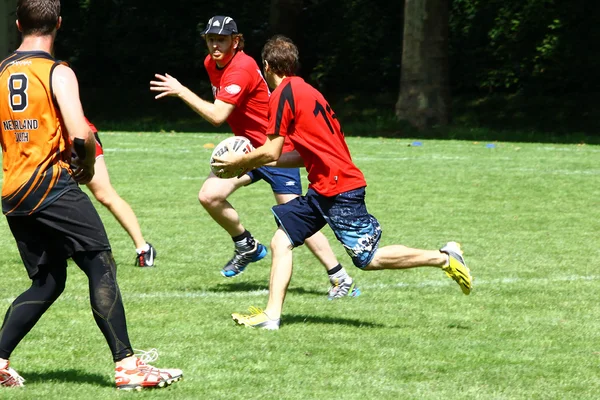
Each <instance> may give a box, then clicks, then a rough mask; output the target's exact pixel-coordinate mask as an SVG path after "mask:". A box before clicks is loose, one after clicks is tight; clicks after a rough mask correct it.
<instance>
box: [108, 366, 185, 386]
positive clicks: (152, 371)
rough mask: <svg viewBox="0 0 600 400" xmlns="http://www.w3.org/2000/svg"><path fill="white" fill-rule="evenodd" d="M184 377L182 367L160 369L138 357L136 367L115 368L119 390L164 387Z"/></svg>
mask: <svg viewBox="0 0 600 400" xmlns="http://www.w3.org/2000/svg"><path fill="white" fill-rule="evenodd" d="M181 379H183V371H181V370H180V369H160V368H155V367H153V366H151V365H148V364H146V363H145V362H144V361H142V360H141V359H140V358H136V363H135V368H133V369H125V368H124V367H116V368H115V382H116V384H117V389H119V390H137V391H140V390H143V389H153V388H164V387H167V386H169V385H171V384H172V383H175V382H177V381H180V380H181Z"/></svg>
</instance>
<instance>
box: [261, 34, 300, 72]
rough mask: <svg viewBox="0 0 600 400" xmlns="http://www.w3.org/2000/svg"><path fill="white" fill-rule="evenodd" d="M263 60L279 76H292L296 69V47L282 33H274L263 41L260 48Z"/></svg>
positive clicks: (297, 59)
mask: <svg viewBox="0 0 600 400" xmlns="http://www.w3.org/2000/svg"><path fill="white" fill-rule="evenodd" d="M262 59H263V62H265V61H266V62H267V63H269V68H270V69H271V71H273V72H274V73H275V74H277V75H279V76H294V75H296V71H297V70H298V65H299V55H298V47H296V45H295V44H294V42H292V40H291V39H290V38H288V37H286V36H283V35H275V36H273V37H272V38H271V39H269V40H268V41H267V43H265V45H264V46H263V49H262Z"/></svg>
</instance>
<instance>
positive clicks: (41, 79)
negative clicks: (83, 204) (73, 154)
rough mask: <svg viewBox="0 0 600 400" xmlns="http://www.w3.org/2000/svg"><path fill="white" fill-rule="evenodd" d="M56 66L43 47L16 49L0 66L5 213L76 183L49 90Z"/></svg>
mask: <svg viewBox="0 0 600 400" xmlns="http://www.w3.org/2000/svg"><path fill="white" fill-rule="evenodd" d="M59 64H60V62H59V61H57V60H56V59H54V58H53V57H52V56H51V55H50V54H48V53H46V52H44V51H17V52H14V53H13V54H11V55H10V56H8V57H7V58H6V59H4V60H3V61H2V63H1V64H0V99H2V101H0V131H1V132H2V135H1V136H0V142H1V144H2V169H3V172H4V176H3V182H2V212H3V213H4V214H5V215H15V216H16V215H29V214H32V213H34V212H35V211H39V210H41V209H42V208H44V207H46V206H47V205H49V204H51V203H52V202H53V201H55V200H56V199H58V198H59V197H60V196H61V195H62V194H63V193H64V192H65V191H67V190H70V189H73V188H75V187H77V183H76V182H75V181H74V180H73V178H72V177H71V174H70V170H69V163H68V161H69V159H70V149H69V144H68V143H69V139H68V135H67V133H66V131H65V130H64V129H63V128H62V124H61V116H60V111H59V109H58V106H57V105H56V101H55V98H54V94H53V92H52V72H53V71H54V68H55V67H56V66H57V65H59ZM5 100H6V101H5Z"/></svg>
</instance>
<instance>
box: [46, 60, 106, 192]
mask: <svg viewBox="0 0 600 400" xmlns="http://www.w3.org/2000/svg"><path fill="white" fill-rule="evenodd" d="M52 88H53V91H54V96H55V97H56V102H57V104H58V108H59V109H60V113H61V115H62V119H63V123H64V128H65V129H66V130H67V133H68V134H69V139H70V140H71V143H73V150H74V151H75V152H76V153H77V157H78V158H79V168H77V170H76V171H75V173H74V175H73V178H75V180H76V181H77V182H79V183H82V184H85V183H88V182H89V181H91V180H92V178H93V177H94V163H95V161H96V157H95V155H96V142H95V139H94V134H93V132H92V131H91V130H90V127H89V126H88V124H87V122H86V121H85V117H84V114H83V107H82V106H81V100H80V99H79V83H78V82H77V77H76V76H75V73H74V72H73V70H72V69H71V68H69V67H67V66H66V65H58V66H57V67H56V68H55V69H54V72H53V74H52Z"/></svg>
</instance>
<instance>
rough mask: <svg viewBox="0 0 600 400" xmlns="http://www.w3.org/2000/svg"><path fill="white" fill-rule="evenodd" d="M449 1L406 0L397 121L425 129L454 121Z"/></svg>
mask: <svg viewBox="0 0 600 400" xmlns="http://www.w3.org/2000/svg"><path fill="white" fill-rule="evenodd" d="M448 3H449V0H406V2H405V6H404V40H403V51H402V67H401V68H402V69H401V74H400V76H401V77H400V95H399V96H398V102H397V103H396V117H397V118H398V119H399V120H405V121H408V122H409V123H410V124H411V125H413V126H415V127H417V128H419V129H425V128H429V127H432V126H434V125H446V124H448V122H449V120H450V83H449V78H448V23H449V20H448V18H449V15H448V7H449V4H448Z"/></svg>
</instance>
